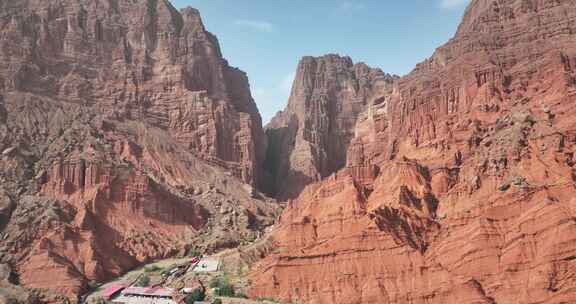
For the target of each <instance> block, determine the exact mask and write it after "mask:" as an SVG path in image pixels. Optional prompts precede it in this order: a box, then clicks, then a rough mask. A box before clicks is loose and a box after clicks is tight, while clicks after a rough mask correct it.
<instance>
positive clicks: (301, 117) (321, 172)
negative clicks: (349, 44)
mask: <svg viewBox="0 0 576 304" xmlns="http://www.w3.org/2000/svg"><path fill="white" fill-rule="evenodd" d="M394 80H395V78H394V77H393V76H390V75H387V74H385V73H383V72H382V71H381V70H378V69H373V68H370V67H368V66H367V65H366V64H363V63H358V64H354V63H353V62H352V60H351V59H350V58H348V57H340V56H338V55H327V56H324V57H318V58H315V57H304V58H303V59H302V60H301V61H300V64H299V65H298V69H297V73H296V78H295V80H294V84H293V87H292V94H291V96H290V99H289V101H288V107H287V108H286V109H285V110H284V111H282V112H279V113H278V114H277V115H276V116H275V117H274V118H273V119H272V121H271V122H270V124H269V125H268V126H267V127H266V129H267V130H266V134H267V136H268V140H269V143H270V147H269V149H268V154H267V159H266V164H265V165H266V168H267V169H268V171H269V172H270V173H271V174H272V175H273V177H274V179H273V184H272V185H269V188H270V192H272V193H273V194H276V196H277V197H278V198H279V199H286V198H292V197H294V196H296V195H298V193H300V191H301V190H302V189H303V188H304V186H306V185H307V184H309V183H311V182H315V181H318V180H320V179H322V178H324V177H327V176H329V175H330V174H332V173H334V172H336V171H337V170H339V169H341V168H343V167H344V165H345V163H346V150H347V146H348V145H349V143H350V141H351V139H352V138H353V137H354V126H355V124H356V120H357V118H358V116H359V114H360V113H362V112H363V111H364V110H365V109H366V107H367V106H368V104H370V103H373V102H374V101H375V100H378V99H384V98H386V97H387V96H388V95H390V93H391V89H392V83H393V82H394Z"/></svg>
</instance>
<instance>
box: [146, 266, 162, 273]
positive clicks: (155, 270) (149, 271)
mask: <svg viewBox="0 0 576 304" xmlns="http://www.w3.org/2000/svg"><path fill="white" fill-rule="evenodd" d="M158 271H162V267H158V266H156V265H152V266H149V267H144V272H147V273H151V272H158Z"/></svg>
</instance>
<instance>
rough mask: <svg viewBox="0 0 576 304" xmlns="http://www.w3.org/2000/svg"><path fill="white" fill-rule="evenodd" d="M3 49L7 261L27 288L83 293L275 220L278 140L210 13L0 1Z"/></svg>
mask: <svg viewBox="0 0 576 304" xmlns="http://www.w3.org/2000/svg"><path fill="white" fill-rule="evenodd" d="M0 50H1V51H0V96H1V98H0V139H1V140H0V153H1V156H0V218H1V219H2V221H1V222H0V226H1V227H0V228H1V229H2V232H1V233H2V234H1V239H2V244H1V246H0V262H1V263H2V264H3V265H4V266H9V269H10V271H13V272H14V274H16V277H17V279H18V280H17V282H19V283H20V284H21V285H22V286H24V287H26V288H28V289H30V290H31V291H30V294H29V295H28V296H26V295H24V296H22V297H20V298H27V299H29V302H30V303H32V302H33V298H34V297H35V296H36V297H35V298H36V299H35V300H34V301H40V302H54V303H60V302H61V301H64V300H63V299H65V298H68V299H69V300H72V301H76V299H77V296H79V295H81V294H82V293H84V292H86V291H87V290H89V289H91V288H93V287H94V285H95V284H96V283H97V282H103V281H106V280H109V279H111V278H114V277H116V276H118V275H120V274H122V273H124V272H125V271H127V270H130V269H133V268H134V267H137V266H139V265H142V264H143V263H146V262H149V261H152V260H157V259H162V258H167V257H172V256H185V255H187V254H189V253H191V252H197V251H204V252H213V251H216V250H219V249H222V248H230V247H235V246H238V245H240V244H242V243H244V242H246V240H249V239H253V238H255V237H257V236H258V235H259V234H261V231H262V229H263V228H264V227H266V226H269V225H271V224H272V222H273V220H274V218H275V217H276V216H277V213H278V212H279V206H278V204H276V203H275V202H274V201H272V200H271V199H269V198H266V197H265V196H263V195H262V194H260V193H259V192H258V191H257V189H258V188H259V184H260V183H261V181H262V172H263V170H262V162H263V159H264V153H265V150H266V138H265V137H264V132H263V129H262V127H261V125H262V122H261V118H260V114H259V113H258V109H257V108H256V104H255V102H254V100H253V99H252V97H251V94H250V89H249V85H248V78H247V76H246V74H245V73H244V72H242V71H240V70H238V69H236V68H233V67H231V66H229V65H228V63H227V61H226V60H225V59H224V58H223V57H222V54H221V51H220V46H219V44H218V41H217V39H216V38H215V36H214V35H212V34H211V33H209V32H208V31H206V29H205V28H204V25H203V23H202V20H201V18H200V14H199V12H198V11H197V10H195V9H192V8H186V9H183V10H180V11H178V10H176V9H175V8H174V7H173V6H172V5H171V4H170V3H169V2H168V1H165V0H150V1H113V0H110V1H109V0H100V1H71V0H59V1H41V0H31V1H28V0H25V1H0ZM4 266H3V267H4ZM10 271H5V272H8V273H10ZM11 282H15V281H11ZM7 294H8V296H7V297H8V298H10V297H11V296H10V294H12V293H7ZM0 295H4V293H0Z"/></svg>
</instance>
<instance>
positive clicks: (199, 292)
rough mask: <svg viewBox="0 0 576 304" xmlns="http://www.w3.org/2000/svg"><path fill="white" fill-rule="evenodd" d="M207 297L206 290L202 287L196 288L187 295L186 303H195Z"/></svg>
mask: <svg viewBox="0 0 576 304" xmlns="http://www.w3.org/2000/svg"><path fill="white" fill-rule="evenodd" d="M204 299H206V292H205V291H204V289H202V288H196V289H194V290H193V291H192V293H191V294H190V295H189V296H188V297H186V304H194V302H197V301H198V302H200V301H204Z"/></svg>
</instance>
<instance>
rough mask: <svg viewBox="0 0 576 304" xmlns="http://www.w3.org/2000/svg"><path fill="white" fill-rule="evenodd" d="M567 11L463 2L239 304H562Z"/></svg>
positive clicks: (572, 230) (571, 212) (567, 241)
mask: <svg viewBox="0 0 576 304" xmlns="http://www.w3.org/2000/svg"><path fill="white" fill-rule="evenodd" d="M575 21H576V2H574V1H544V0H497V1H494V0H473V1H471V4H470V6H469V8H468V9H467V11H466V14H465V17H464V20H463V21H462V24H461V26H460V28H459V29H458V32H457V34H456V35H455V37H454V38H453V39H452V40H450V42H448V43H447V44H445V45H444V46H442V47H440V48H439V49H438V50H437V51H436V52H435V53H434V55H433V56H432V57H431V58H430V59H429V60H426V61H425V62H423V63H421V64H419V65H418V66H417V67H416V69H415V70H414V71H413V72H412V73H410V74H409V75H407V76H405V77H402V78H401V79H400V80H399V81H398V82H397V84H396V85H395V87H394V92H393V94H392V95H391V97H390V99H389V100H386V101H384V102H382V103H377V104H375V105H374V106H373V107H370V109H368V110H367V111H365V113H363V114H362V115H360V118H359V119H358V122H357V126H356V130H355V133H356V136H355V138H354V139H353V140H352V144H351V145H350V146H349V153H348V162H347V168H345V169H343V170H341V171H340V172H338V173H337V174H335V175H334V176H332V177H330V178H327V179H325V180H323V181H321V182H319V183H316V184H313V185H311V186H309V187H307V188H306V190H305V191H304V192H303V193H302V194H301V195H300V196H299V197H298V198H297V199H295V200H293V201H291V202H290V203H289V206H288V208H287V210H286V211H285V212H284V214H283V215H282V217H281V220H280V223H278V224H277V225H276V228H275V231H274V233H273V236H272V237H273V239H274V240H275V242H276V244H277V249H276V252H275V253H274V254H272V255H270V256H269V257H267V258H266V259H265V260H264V261H262V262H261V263H260V264H259V266H258V267H257V268H255V270H254V271H253V273H252V281H253V289H252V295H253V296H266V297H274V298H279V299H287V300H294V301H296V300H298V301H300V302H303V303H358V304H360V303H490V304H492V303H572V302H574V301H576V200H575V199H574V198H575V197H576V184H575V182H576V178H575V177H576V174H575V172H576V170H575V168H574V164H575V162H574V159H573V158H574V153H575V152H576V137H575V135H576V133H575V130H576V124H575V122H574V119H573V117H574V115H575V114H576V107H575V105H576V103H575V101H576V86H575V84H576V82H575V81H574V79H575V78H574V77H575V73H574V68H575V62H576V44H575V43H574V41H575V40H574V39H575V38H576V23H575Z"/></svg>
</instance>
